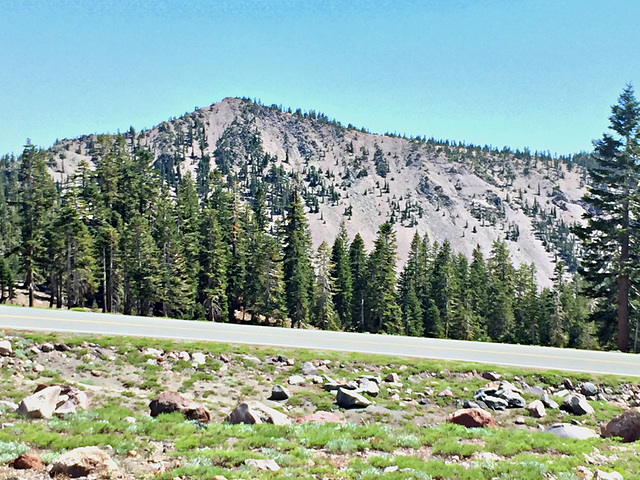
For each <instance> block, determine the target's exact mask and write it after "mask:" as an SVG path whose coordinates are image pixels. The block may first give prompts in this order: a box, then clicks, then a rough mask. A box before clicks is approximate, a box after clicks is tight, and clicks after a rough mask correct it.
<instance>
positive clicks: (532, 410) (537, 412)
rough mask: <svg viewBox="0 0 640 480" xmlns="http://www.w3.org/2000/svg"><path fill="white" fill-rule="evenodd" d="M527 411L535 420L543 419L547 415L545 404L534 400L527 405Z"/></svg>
mask: <svg viewBox="0 0 640 480" xmlns="http://www.w3.org/2000/svg"><path fill="white" fill-rule="evenodd" d="M527 411H528V412H529V415H531V416H532V417H533V418H542V417H544V416H546V415H547V411H546V410H545V408H544V403H542V401H541V400H534V401H533V402H531V403H530V404H529V405H527Z"/></svg>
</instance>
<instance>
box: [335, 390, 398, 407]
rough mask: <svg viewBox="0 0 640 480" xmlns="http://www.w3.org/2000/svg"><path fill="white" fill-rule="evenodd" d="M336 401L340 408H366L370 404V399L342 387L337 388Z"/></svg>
mask: <svg viewBox="0 0 640 480" xmlns="http://www.w3.org/2000/svg"><path fill="white" fill-rule="evenodd" d="M398 398H400V397H398ZM336 403H337V404H338V406H339V407H342V408H366V407H368V406H369V405H371V401H370V400H368V399H366V398H365V397H363V396H362V395H360V394H359V393H357V392H355V391H353V390H346V389H344V388H339V389H338V394H337V395H336Z"/></svg>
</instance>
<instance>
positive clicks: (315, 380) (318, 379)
mask: <svg viewBox="0 0 640 480" xmlns="http://www.w3.org/2000/svg"><path fill="white" fill-rule="evenodd" d="M323 381H324V380H323V379H322V377H321V376H320V375H313V376H312V377H311V383H315V384H316V385H320V384H321V383H322V382H323Z"/></svg>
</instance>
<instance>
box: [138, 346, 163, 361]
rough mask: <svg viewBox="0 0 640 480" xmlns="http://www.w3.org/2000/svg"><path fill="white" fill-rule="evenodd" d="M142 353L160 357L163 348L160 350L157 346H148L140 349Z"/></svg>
mask: <svg viewBox="0 0 640 480" xmlns="http://www.w3.org/2000/svg"><path fill="white" fill-rule="evenodd" d="M142 355H150V356H152V357H154V358H155V357H161V356H163V355H164V350H161V349H159V348H152V347H148V348H145V349H144V350H143V351H142Z"/></svg>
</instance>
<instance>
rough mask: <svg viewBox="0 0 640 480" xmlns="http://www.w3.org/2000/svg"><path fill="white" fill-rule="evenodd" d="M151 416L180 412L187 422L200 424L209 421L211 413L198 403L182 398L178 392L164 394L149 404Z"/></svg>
mask: <svg viewBox="0 0 640 480" xmlns="http://www.w3.org/2000/svg"><path fill="white" fill-rule="evenodd" d="M149 409H150V410H151V416H152V417H157V416H158V415H160V414H162V413H172V412H180V413H182V415H184V417H185V418H187V419H189V420H197V421H199V422H202V423H208V422H210V421H211V413H210V412H209V410H207V408H206V407H205V406H204V405H203V404H202V403H199V402H196V401H193V400H189V399H188V398H184V397H183V396H182V395H180V394H179V393H178V392H164V393H162V394H160V396H159V397H158V398H156V399H155V400H152V401H151V402H150V403H149Z"/></svg>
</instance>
